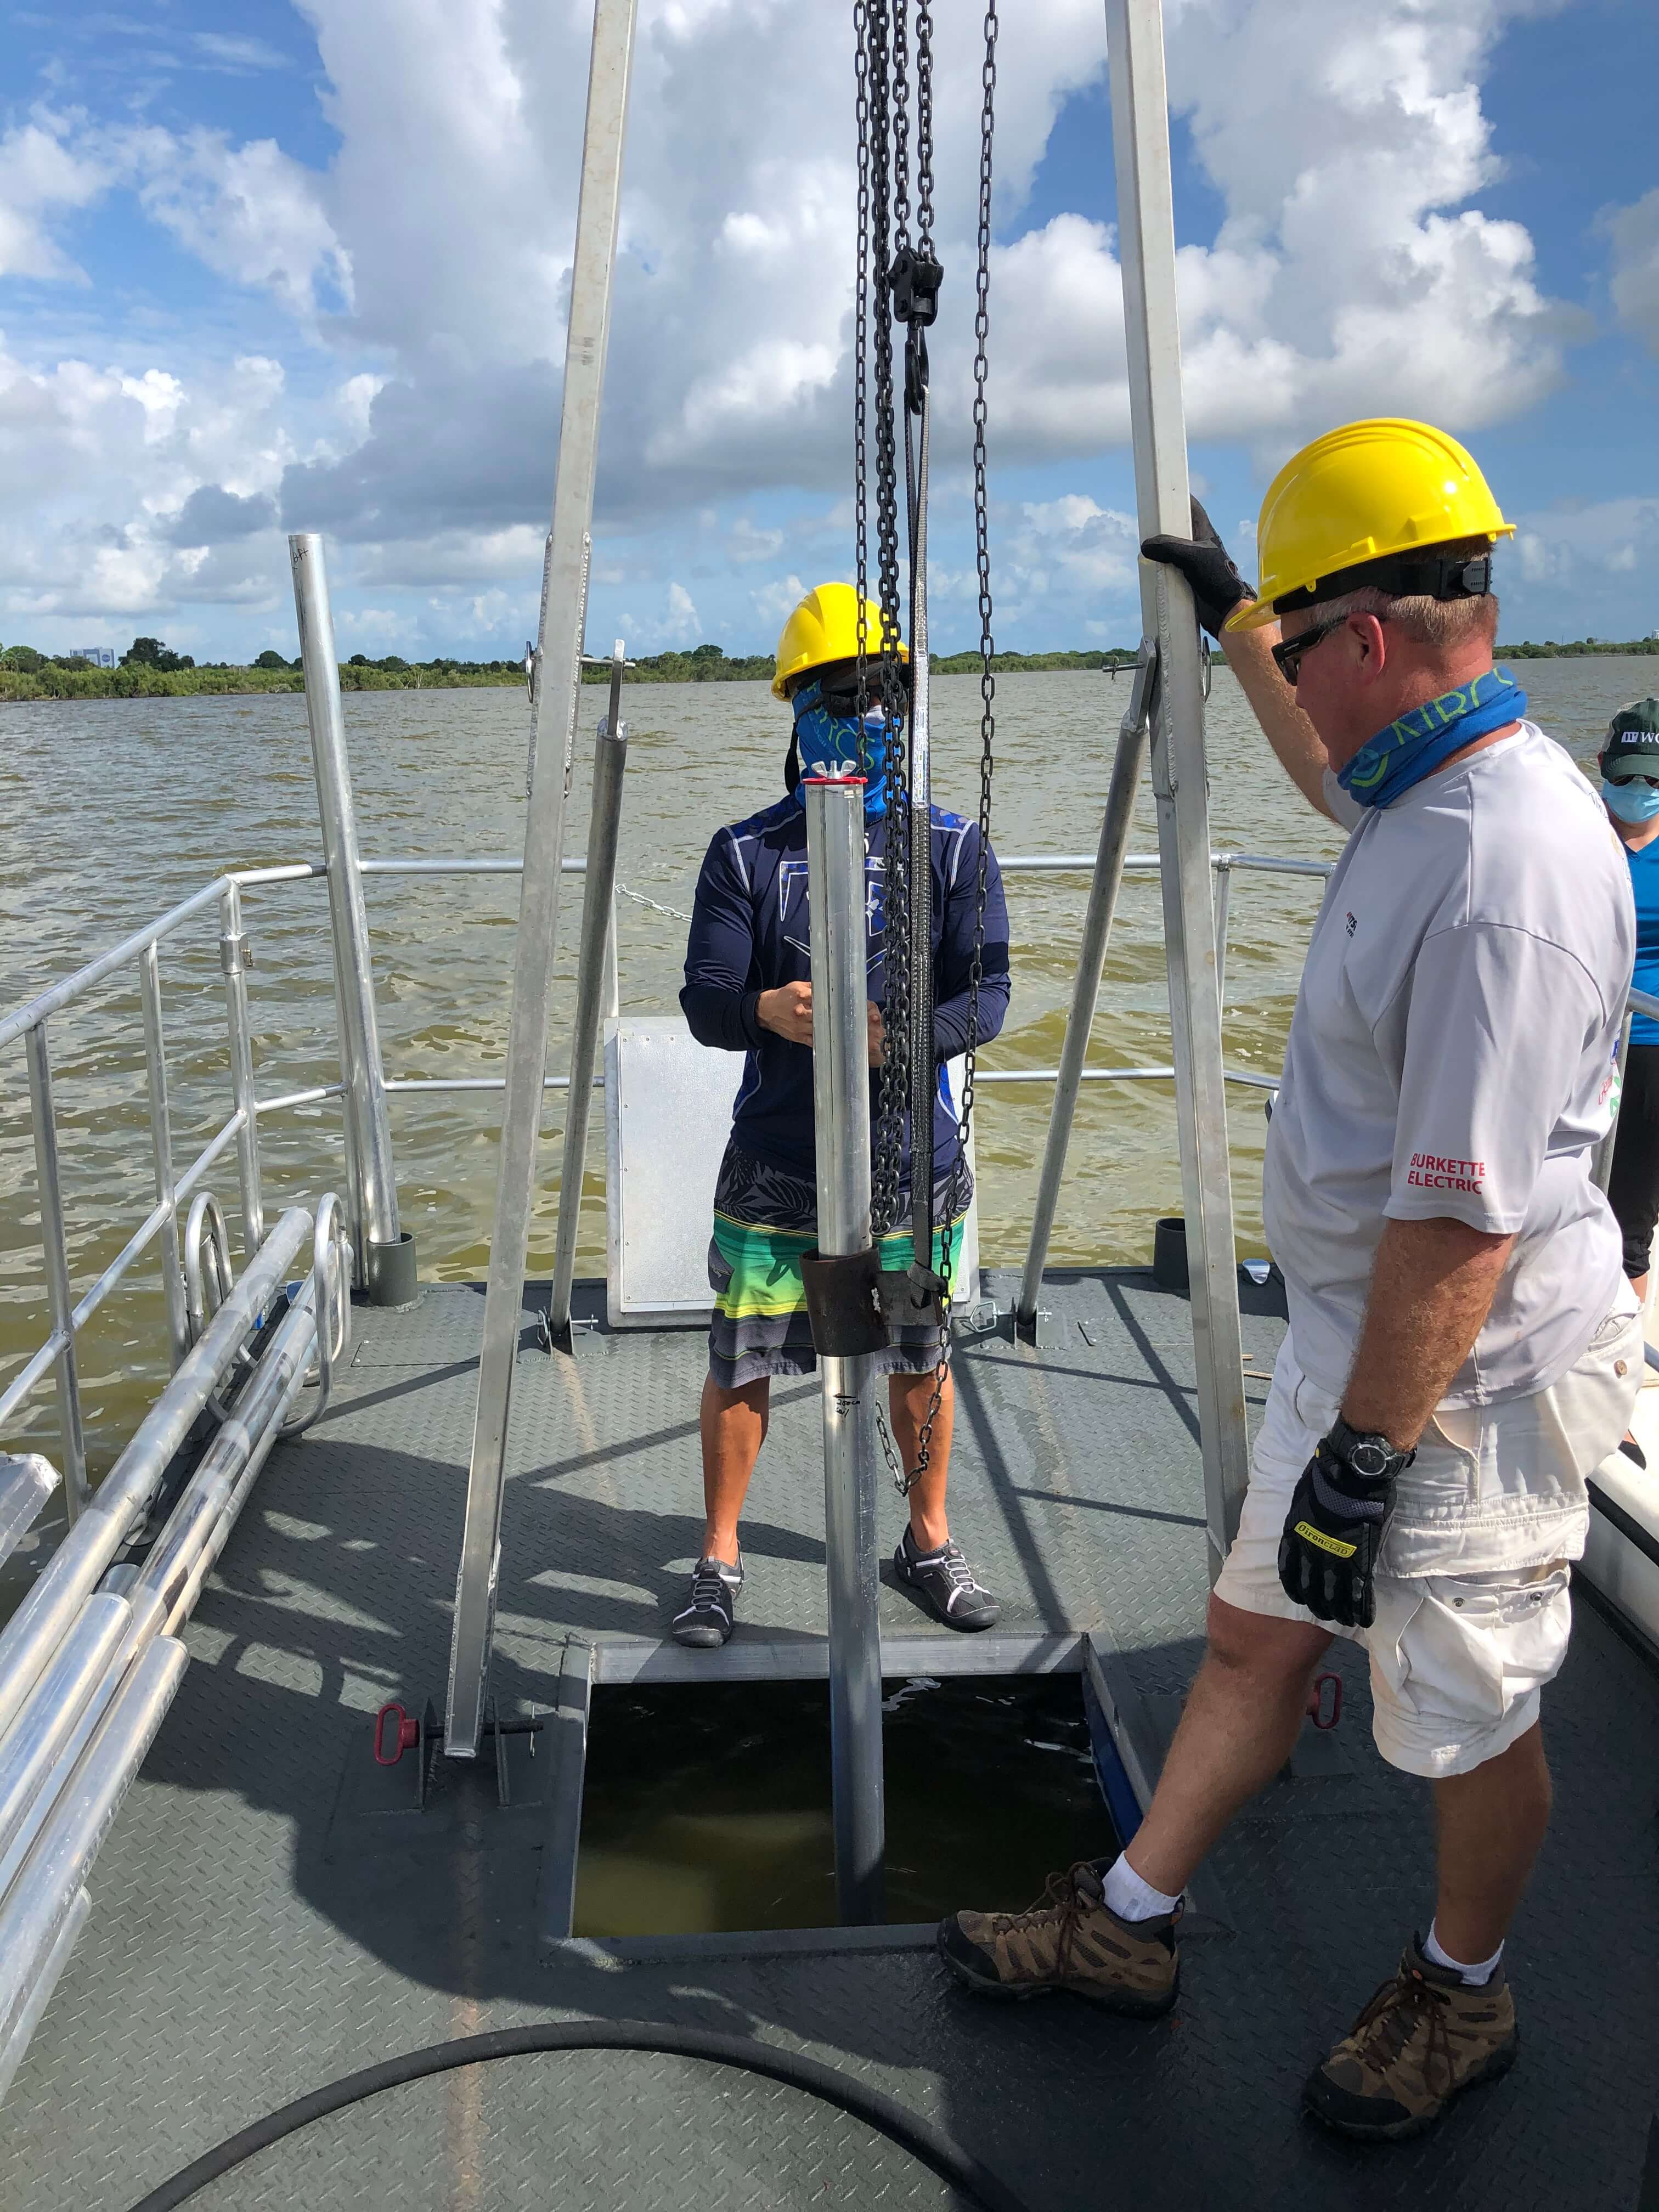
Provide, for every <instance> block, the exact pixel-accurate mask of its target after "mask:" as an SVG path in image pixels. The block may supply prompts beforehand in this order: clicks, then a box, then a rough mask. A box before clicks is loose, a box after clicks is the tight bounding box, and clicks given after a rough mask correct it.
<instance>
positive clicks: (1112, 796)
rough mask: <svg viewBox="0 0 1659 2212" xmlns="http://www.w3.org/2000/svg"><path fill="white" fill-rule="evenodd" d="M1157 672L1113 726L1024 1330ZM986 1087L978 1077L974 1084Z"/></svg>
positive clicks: (1050, 1220) (1136, 687) (1026, 1287)
mask: <svg viewBox="0 0 1659 2212" xmlns="http://www.w3.org/2000/svg"><path fill="white" fill-rule="evenodd" d="M1154 681H1155V674H1154V670H1153V666H1152V660H1151V659H1150V657H1149V656H1147V655H1146V654H1143V655H1142V657H1141V659H1140V661H1139V664H1138V665H1137V666H1136V669H1135V675H1134V684H1133V689H1132V690H1131V691H1130V694H1129V703H1128V705H1127V708H1125V709H1124V714H1123V719H1122V720H1121V723H1120V724H1119V726H1118V732H1117V754H1116V757H1115V759H1114V761H1113V763H1112V781H1111V784H1110V787H1109V789H1108V791H1107V793H1106V811H1105V813H1104V815H1103V817H1102V818H1101V824H1100V845H1099V848H1098V850H1097V853H1096V854H1095V871H1094V876H1093V878H1092V880H1091V883H1090V885H1089V908H1088V912H1087V913H1086V914H1085V916H1084V918H1083V937H1082V941H1081V942H1080V943H1079V946H1078V955H1077V975H1076V979H1075V980H1074V981H1073V985H1072V1011H1071V1012H1070V1013H1069V1014H1068V1015H1067V1016H1066V1042H1065V1043H1064V1044H1063V1045H1062V1046H1061V1048H1060V1070H1059V1073H1058V1075H1057V1076H1056V1078H1055V1082H1054V1104H1053V1106H1052V1107H1051V1108H1050V1109H1049V1114H1048V1140H1047V1142H1046V1143H1045V1145H1044V1146H1043V1148H1042V1175H1041V1176H1040V1177H1039V1179H1038V1182H1037V1195H1036V1210H1035V1211H1034V1212H1033V1213H1032V1216H1031V1236H1030V1243H1028V1244H1027V1246H1026V1248H1025V1272H1024V1274H1023V1275H1022V1276H1021V1277H1020V1283H1019V1304H1018V1309H1017V1312H1018V1319H1019V1320H1020V1321H1021V1322H1025V1323H1026V1324H1027V1325H1028V1326H1029V1325H1030V1323H1031V1322H1035V1321H1036V1310H1037V1301H1038V1299H1039V1298H1040V1297H1041V1296H1042V1271H1043V1269H1044V1268H1045V1267H1047V1266H1048V1244H1049V1241H1050V1239H1051V1238H1052V1237H1053V1236H1054V1214H1055V1212H1056V1211H1057V1209H1058V1207H1059V1205H1060V1184H1061V1182H1063V1180H1064V1179H1065V1175H1066V1152H1067V1150H1068V1148H1069V1146H1070V1145H1071V1141H1072V1122H1073V1118H1074V1116H1075V1115H1076V1113H1077V1095H1078V1090H1079V1086H1080V1085H1081V1084H1082V1081H1083V1063H1084V1061H1085V1059H1086V1058H1087V1056H1088V1051H1089V1035H1090V1031H1091V1029H1092V1028H1093V1026H1094V1018H1095V1001H1096V1000H1097V999H1098V998H1099V996H1100V978H1101V975H1102V972H1103V969H1104V968H1105V965H1106V947H1107V945H1109V943H1110V941H1111V935H1112V920H1113V916H1114V915H1115V914H1116V912H1117V896H1118V892H1119V891H1120V890H1121V888H1122V884H1123V865H1124V860H1125V858H1126V856H1127V853H1128V849H1129V825H1130V823H1131V822H1132V821H1133V818H1134V811H1135V799H1136V796H1137V794H1138V793H1139V789H1140V778H1141V773H1142V770H1143V769H1145V767H1146V730H1147V725H1148V722H1149V720H1150V717H1151V707H1152V684H1153V683H1154ZM980 1080H981V1081H983V1080H984V1079H983V1077H982V1076H981V1078H980Z"/></svg>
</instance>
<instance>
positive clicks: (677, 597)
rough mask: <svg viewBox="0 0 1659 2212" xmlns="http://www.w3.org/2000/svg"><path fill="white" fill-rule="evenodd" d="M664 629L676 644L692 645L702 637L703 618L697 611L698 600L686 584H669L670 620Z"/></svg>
mask: <svg viewBox="0 0 1659 2212" xmlns="http://www.w3.org/2000/svg"><path fill="white" fill-rule="evenodd" d="M663 629H664V634H665V635H666V636H667V637H668V638H669V639H671V641H672V642H673V643H674V644H676V645H690V644H692V643H693V642H695V641H699V640H701V638H702V618H701V617H700V616H699V615H698V613H697V609H696V602H695V601H694V599H692V597H691V594H690V592H688V591H687V590H686V588H685V586H684V584H671V585H670V586H668V620H667V622H666V623H665V624H664V626H663Z"/></svg>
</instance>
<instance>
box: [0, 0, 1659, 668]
mask: <svg viewBox="0 0 1659 2212" xmlns="http://www.w3.org/2000/svg"><path fill="white" fill-rule="evenodd" d="M934 12H935V18H936V23H937V44H938V48H939V88H938V99H939V110H940V134H939V135H940V145H939V217H940V231H941V236H942V245H943V256H942V258H943V259H944V261H945V269H946V279H945V295H944V306H943V310H942V314H941V322H940V325H939V331H938V332H937V333H936V339H937V343H936V345H935V385H936V391H937V409H938V417H939V420H938V428H937V432H936V435H937V437H938V440H939V457H938V478H937V486H936V518H935V525H934V546H935V559H936V571H935V574H934V578H933V592H934V610H935V611H934V616H933V628H934V634H935V637H936V639H937V641H939V645H940V646H941V647H943V648H945V649H949V648H951V647H961V646H965V645H968V644H969V643H971V642H972V641H974V638H975V635H976V630H977V625H976V620H975V611H974V599H973V589H972V573H971V538H970V536H969V529H968V525H969V519H970V518H969V509H968V506H967V499H966V484H965V482H964V478H963V472H962V463H963V456H964V452H965V433H966V426H967V390H968V387H967V381H966V379H967V369H968V357H967V341H968V337H969V307H970V302H971V284H970V278H971V263H970V249H969V240H970V237H971V228H970V226H971V222H972V217H973V196H974V192H975V164H974V156H975V143H974V139H975V131H976V125H977V100H978V90H977V88H978V70H979V60H978V46H979V40H980V24H981V14H982V0H934ZM1003 12H1004V15H1005V17H1006V24H1007V28H1006V35H1005V40H1004V44H1003V51H1002V61H1001V72H1000V83H999V94H998V97H999V106H1000V133H999V143H998V164H999V167H998V191H997V204H996V236H997V245H996V250H995V254H994V267H993V274H992V314H993V366H992V385H991V407H992V433H991V435H992V441H993V443H992V450H993V461H994V486H993V490H994V522H993V529H994V538H993V552H994V562H995V567H996V589H997V600H998V618H997V631H998V636H999V640H1000V642H1002V643H1003V644H1005V645H1007V646H1010V647H1026V648H1028V649H1035V648H1040V647H1045V646H1060V645H1077V646H1081V645H1086V644H1091V643H1108V642H1114V641H1123V640H1128V639H1130V638H1132V637H1133V633H1134V629H1135V628H1136V617H1135V612H1134V606H1133V557H1132V556H1133V530H1132V527H1131V525H1130V522H1129V520H1128V513H1127V510H1128V509H1129V508H1130V507H1131V506H1132V503H1133V495H1132V480H1131V476H1130V471H1129V465H1128V456H1127V399H1126V395H1125V390H1124V383H1123V339H1122V328H1121V295H1120V288H1119V278H1118V268H1117V262H1116V258H1115V234H1114V230H1113V222H1114V214H1115V211H1114V200H1113V191H1112V184H1111V147H1110V133H1109V111H1108V102H1107V96H1106V87H1105V40H1104V30H1103V14H1102V10H1101V8H1100V6H1099V4H1098V0H1004V10H1003ZM1166 15H1167V18H1168V35H1169V46H1170V80H1171V96H1172V99H1173V100H1174V101H1175V102H1176V109H1177V112H1176V118H1175V126H1174V129H1175V154H1176V214H1177V224H1178V230H1179V234H1180V240H1181V260H1182V268H1181V277H1182V320H1183V326H1184V339H1185V347H1186V366H1187V382H1188V424H1189V428H1190V432H1191V435H1192V440H1193V460H1194V473H1195V478H1196V480H1197V481H1198V482H1199V483H1200V485H1201V486H1202V488H1203V489H1204V490H1205V493H1206V498H1207V500H1208V501H1209V504H1210V506H1211V509H1212V513H1214V515H1215V517H1216V519H1217V520H1218V522H1219V523H1220V525H1221V526H1222V528H1223V530H1224V532H1226V533H1227V534H1228V535H1229V536H1230V538H1233V539H1235V540H1236V541H1237V544H1236V550H1237V552H1238V554H1239V556H1240V559H1241V561H1242V562H1243V565H1244V566H1245V567H1246V568H1247V570H1248V569H1249V564H1250V560H1251V554H1252V549H1251V546H1250V543H1249V533H1250V531H1251V529H1252V527H1253V517H1254V515H1255V510H1256V507H1257V504H1258V501H1259V500H1260V496H1261V488H1262V486H1263V484H1264V483H1265V482H1266V480H1267V476H1268V475H1270V474H1271V472H1272V471H1273V468H1274V467H1275V466H1276V465H1277V464H1278V463H1279V461H1280V460H1281V459H1283V458H1284V457H1285V454H1286V453H1288V452H1289V451H1291V449H1292V448H1293V447H1295V446H1296V445H1297V444H1298V443H1300V442H1301V441H1303V440H1304V438H1305V437H1307V436H1310V435H1313V434H1314V433H1316V432H1317V431H1318V430H1321V429H1323V428H1327V427H1328V426H1329V425H1330V424H1332V423H1334V422H1340V421H1342V420H1344V419H1346V418H1348V417H1351V416H1355V415H1359V414H1367V413H1376V412H1383V411H1395V412H1400V413H1406V414H1417V415H1422V416H1427V417H1429V418H1431V419H1432V420H1435V421H1437V422H1441V423H1443V424H1445V425H1446V426H1448V427H1449V428H1453V429H1455V430H1456V431H1458V432H1459V433H1460V434H1461V435H1462V436H1463V437H1464V438H1465V439H1466V440H1467V441H1468V442H1469V443H1470V444H1471V445H1472V446H1473V447H1474V450H1475V452H1476V453H1477V454H1478V456H1479V457H1480V459H1481V461H1482V463H1483V464H1484V465H1485V466H1486V470H1487V472H1488V474H1489V475H1490V477H1492V481H1493V483H1494V486H1495V488H1496V489H1497V491H1498V496H1499V498H1500V500H1501V501H1502V503H1503V504H1504V507H1505V509H1506V511H1507V512H1508V513H1509V514H1510V517H1511V518H1512V519H1513V520H1516V521H1517V522H1518V523H1519V525H1520V535H1519V538H1518V540H1517V543H1516V548H1515V550H1513V551H1512V552H1511V553H1510V554H1509V556H1507V558H1506V562H1505V567H1504V585H1503V588H1504V599H1505V615H1504V632H1505V634H1506V635H1508V636H1510V637H1511V638H1518V637H1521V636H1532V637H1536V638H1542V637H1546V636H1550V637H1563V638H1565V637H1576V636H1580V635H1585V634H1589V635H1600V636H1613V637H1622V636H1630V635H1638V634H1644V633H1646V632H1648V631H1650V630H1653V629H1659V575H1656V561H1659V428H1656V425H1659V405H1656V403H1659V184H1656V183H1655V182H1654V181H1653V179H1655V178H1656V176H1659V164H1656V162H1655V161H1654V159H1653V155H1652V148H1653V143H1654V131H1653V119H1652V109H1653V88H1654V85H1655V83H1656V82H1659V9H1656V8H1655V7H1654V6H1653V5H1652V0H1366V4H1364V5H1363V6H1362V5H1360V4H1358V0H1168V5H1167V7H1166ZM850 16H851V9H850V6H849V5H848V0H641V36H640V43H639V46H638V51H637V60H636V66H635V83H634V93H633V100H632V106H631V111H630V120H629V143H628V161H627V173H626V188H625V193H624V199H623V250H622V258H621V267H620V271H619V280H618V288H617V303H616V313H615V321H614V325H613V331H612V340H611V368H610V380H609V386H608V392H607V397H606V404H605V426H604V441H603V447H602V456H601V473H600V486H599V518H598V529H599V543H598V546H597V549H596V563H595V583H594V590H593V596H592V606H591V610H590V616H589V637H590V640H595V641H599V643H600V644H601V645H602V646H604V647H607V648H608V646H609V641H610V640H611V637H612V636H613V635H618V634H620V635H624V636H625V637H626V638H627V640H628V641H629V644H630V645H631V646H633V647H637V648H638V649H639V650H641V651H653V650H658V649H660V648H662V647H665V646H669V645H691V644H696V643H697V642H698V641H702V640H704V639H713V640H714V641H717V642H719V643H720V644H721V645H723V646H724V647H726V649H727V650H728V651H733V652H737V651H753V650H757V649H767V648H769V647H770V646H771V644H772V642H773V641H774V640H775V635H776V630H777V626H778V623H779V620H780V617H781V614H782V612H783V611H785V610H786V609H787V605H789V604H790V603H791V601H792V600H793V597H794V596H795V594H796V593H797V592H798V590H799V588H800V586H802V585H803V584H805V583H811V582H815V581H817V580H820V579H822V578H824V577H827V576H831V575H836V574H845V573H847V571H848V568H849V566H850V561H851V532H850V525H849V500H848V494H849V478H850V463H851V435H850V413H851V398H850V385H849V375H848V368H849V356H848V342H849V335H850V306H851V277H852V230H851V223H852V197H851V195H852V178H853V137H852V128H853V126H852V112H851V68H852V61H851V36H850ZM589 21H590V17H589V9H588V5H587V4H586V0H295V4H288V0H236V5H235V6H234V8H232V7H230V6H229V5H228V4H227V0H216V4H210V0H125V5H121V4H119V0H118V4H117V5H115V6H114V7H112V8H107V9H106V8H94V7H90V6H87V5H83V4H82V0H56V4H55V5H54V6H53V7H52V9H50V10H48V9H46V8H45V7H31V6H24V7H15V6H11V7H8V6H6V5H5V0H0V23H3V44H0V641H6V642H16V641H27V642H31V643H34V644H36V645H39V646H40V647H43V648H45V649H47V650H62V649H64V647H70V646H80V645H83V644H88V643H90V642H93V641H101V642H105V643H110V644H115V645H120V646H125V644H126V642H127V641H129V640H130V639H131V636H132V635H133V634H134V632H135V630H144V631H149V632H155V633H158V634H160V635H162V636H163V637H165V638H166V639H167V641H169V642H170V643H172V644H173V645H174V646H175V647H179V648H180V649H183V650H186V651H190V652H193V653H195V654H196V655H197V658H198V659H209V658H211V659H239V658H241V657H244V656H246V655H248V654H251V653H254V652H257V651H258V649H259V648H260V647H264V646H266V645H275V646H276V647H278V648H280V649H281V650H283V651H284V652H287V653H292V652H293V651H294V650H295V641H294V629H293V607H292V600H291V597H290V596H289V586H288V573H287V562H286V557H285V549H284V546H283V535H282V533H283V531H285V530H289V529H316V530H321V531H323V532H325V533H327V535H328V538H329V540H330V545H331V561H332V564H333V571H334V576H335V586H336V605H337V623H338V629H339V633H340V637H341V641H342V651H343V652H349V651H357V650H361V651H363V652H367V653H371V654H379V653H386V652H401V653H405V654H409V655H411V656H412V655H414V654H416V653H434V652H447V653H459V654H464V655H469V656H473V655H477V656H483V655H495V654H499V653H513V652H516V651H517V650H518V649H519V647H520V646H521V645H522V643H523V640H524V637H525V635H526V631H527V629H529V628H530V627H531V626H532V623H533V618H534V611H535V606H536V600H537V596H538V584H539V577H540V547H541V540H542V537H543V534H544V530H545V527H546V517H547V513H548V507H549V502H550V494H551V483H552V466H553V452H554V440H555V434H556V419H557V398H558V380H559V363H560V361H561V359H562V348H563V303H564V296H565V288H566V286H567V283H568V270H569V258H570V252H571V246H572V230H573V225H574V193H575V179H576V173H577V166H578V158H579V152H580V145H579V141H580V125H581V109H582V103H583V99H584V95H585V90H586V47H587V35H588V22H589Z"/></svg>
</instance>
